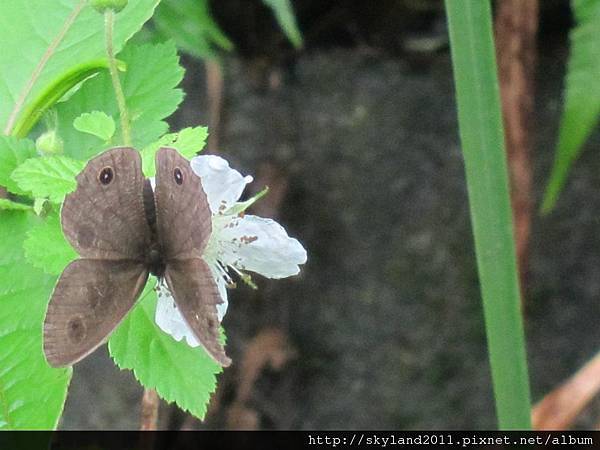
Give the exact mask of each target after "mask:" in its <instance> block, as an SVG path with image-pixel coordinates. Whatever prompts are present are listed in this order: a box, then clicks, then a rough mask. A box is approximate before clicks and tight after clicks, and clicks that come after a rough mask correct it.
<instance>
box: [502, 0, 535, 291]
mask: <svg viewBox="0 0 600 450" xmlns="http://www.w3.org/2000/svg"><path fill="white" fill-rule="evenodd" d="M497 5H498V8H497V13H496V52H497V56H498V74H499V78H500V94H501V97H502V111H503V116H504V129H505V132H506V150H507V156H508V167H509V169H510V187H511V198H512V205H513V220H514V225H515V241H516V246H517V262H518V267H519V279H520V280H521V290H522V292H521V294H524V293H525V292H527V286H526V281H527V273H528V259H529V237H530V235H531V216H532V212H533V192H532V184H533V183H532V165H531V155H532V152H533V146H532V139H531V136H532V134H533V132H534V130H533V122H534V121H533V120H532V117H533V111H534V94H535V83H534V78H535V65H536V62H537V61H536V59H537V58H536V56H537V55H536V45H535V44H536V33H537V27H538V11H539V2H538V0H500V1H499V2H497ZM523 296H524V295H523Z"/></svg>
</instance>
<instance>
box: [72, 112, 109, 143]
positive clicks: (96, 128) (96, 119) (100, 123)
mask: <svg viewBox="0 0 600 450" xmlns="http://www.w3.org/2000/svg"><path fill="white" fill-rule="evenodd" d="M73 127H74V128H75V129H76V130H77V131H81V132H82V133H88V134H91V135H92V136H96V137H98V138H100V139H101V140H102V141H103V142H108V141H110V139H111V138H112V137H113V134H115V121H114V120H113V118H112V117H110V116H108V115H106V113H104V112H102V111H92V112H90V113H83V114H82V115H80V116H79V117H77V118H76V119H75V120H74V121H73Z"/></svg>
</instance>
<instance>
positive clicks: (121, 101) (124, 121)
mask: <svg viewBox="0 0 600 450" xmlns="http://www.w3.org/2000/svg"><path fill="white" fill-rule="evenodd" d="M114 24H115V12H114V11H113V10H112V9H108V10H107V11H106V12H105V13H104V28H105V34H106V54H107V56H108V70H109V71H110V77H111V79H112V84H113V88H114V90H115V97H116V98H117V104H118V105H119V115H120V116H121V132H122V133H123V143H124V144H125V145H127V146H131V129H130V123H129V113H128V112H127V105H126V104H125V94H123V87H122V86H121V82H120V81H119V72H118V69H117V60H116V59H115V53H114V49H113V28H114Z"/></svg>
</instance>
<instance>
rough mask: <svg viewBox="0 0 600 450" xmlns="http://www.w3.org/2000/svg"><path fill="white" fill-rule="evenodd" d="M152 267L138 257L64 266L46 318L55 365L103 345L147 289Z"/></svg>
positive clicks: (48, 349) (49, 349) (49, 356)
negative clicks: (146, 266)
mask: <svg viewBox="0 0 600 450" xmlns="http://www.w3.org/2000/svg"><path fill="white" fill-rule="evenodd" d="M147 279H148V271H147V270H146V269H145V268H144V266H143V265H142V264H141V263H136V262H134V261H109V260H93V259H77V260H75V261H73V262H72V263H71V264H69V265H68V266H67V267H66V268H65V270H64V271H63V273H62V275H61V276H60V279H59V280H58V283H57V285H56V287H55V288H54V292H53V293H52V298H51V300H50V304H49V305H48V310H47V312H46V319H45V321H44V353H45V355H46V359H47V360H48V362H49V363H50V365H51V366H53V367H63V366H68V365H71V364H74V363H76V362H77V361H79V360H81V359H82V358H83V357H85V356H87V355H88V354H90V353H91V352H92V351H94V350H95V349H96V348H97V347H98V346H99V345H101V344H102V343H103V342H104V341H105V340H106V338H107V337H108V335H109V334H110V333H111V332H112V331H113V330H114V329H115V328H116V326H117V325H118V324H119V323H120V322H121V320H123V317H125V314H127V312H128V311H129V310H130V309H131V308H132V307H133V305H134V303H135V301H136V299H137V298H138V296H139V295H140V293H141V292H142V290H143V289H144V285H145V284H146V280H147Z"/></svg>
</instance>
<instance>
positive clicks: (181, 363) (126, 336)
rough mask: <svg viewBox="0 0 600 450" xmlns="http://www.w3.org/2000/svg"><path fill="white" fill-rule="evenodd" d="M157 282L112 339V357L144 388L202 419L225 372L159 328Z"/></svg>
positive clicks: (109, 345) (204, 352) (208, 357)
mask: <svg viewBox="0 0 600 450" xmlns="http://www.w3.org/2000/svg"><path fill="white" fill-rule="evenodd" d="M154 281H155V280H152V282H150V283H148V285H147V286H146V289H145V291H144V293H143V294H142V298H141V300H140V301H139V303H138V304H137V306H136V307H135V308H134V309H133V311H131V312H130V313H129V314H128V315H127V317H126V318H125V320H124V321H123V323H121V325H119V327H118V328H117V330H116V331H115V332H114V333H113V335H112V336H111V338H110V339H109V341H108V348H109V351H110V354H111V356H112V358H113V359H114V360H115V362H116V363H117V365H118V366H119V367H120V368H121V369H130V370H133V373H134V375H135V377H136V378H137V379H138V381H139V382H140V383H141V384H142V385H143V386H144V387H146V388H148V389H156V392H158V395H159V396H160V397H161V398H163V399H164V400H166V401H168V402H173V401H174V402H175V403H177V405H178V406H179V407H180V408H181V409H183V410H185V411H189V412H190V413H191V414H193V415H194V416H196V417H198V418H199V419H202V418H203V417H204V415H205V414H206V407H207V405H208V401H209V400H210V395H211V393H213V392H214V391H215V388H216V374H218V373H220V372H221V370H222V369H221V367H220V366H219V365H218V364H217V363H215V362H214V361H213V360H212V359H211V357H210V356H208V353H206V351H205V350H204V349H203V348H202V347H195V348H192V347H190V346H189V345H187V344H186V343H184V342H183V341H181V342H177V341H175V340H174V339H173V338H172V337H171V336H170V335H168V334H166V333H164V332H163V331H161V330H160V329H159V328H158V327H157V325H156V324H155V322H154V313H155V310H156V292H155V291H154V289H153V287H154V285H155V282H154Z"/></svg>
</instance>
